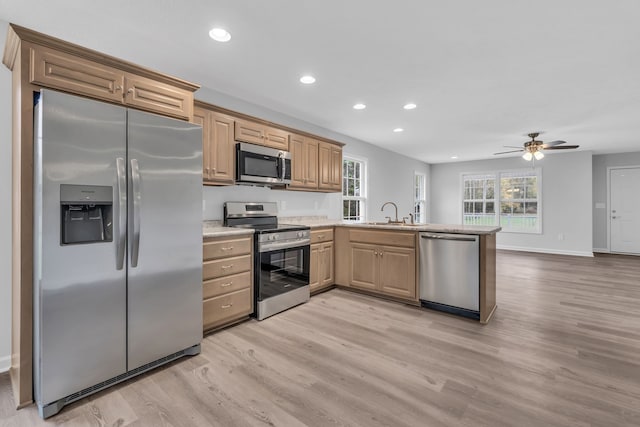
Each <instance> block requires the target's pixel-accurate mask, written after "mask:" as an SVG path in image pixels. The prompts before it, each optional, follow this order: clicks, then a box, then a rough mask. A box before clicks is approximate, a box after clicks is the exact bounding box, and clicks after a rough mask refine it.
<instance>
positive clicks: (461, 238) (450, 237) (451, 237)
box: [420, 233, 477, 242]
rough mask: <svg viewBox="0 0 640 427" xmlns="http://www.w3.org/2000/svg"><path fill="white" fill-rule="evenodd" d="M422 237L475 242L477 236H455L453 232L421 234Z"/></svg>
mask: <svg viewBox="0 0 640 427" xmlns="http://www.w3.org/2000/svg"><path fill="white" fill-rule="evenodd" d="M420 238H422V239H436V240H454V241H458V242H475V241H476V239H477V236H455V235H451V234H446V235H440V234H426V233H422V234H420Z"/></svg>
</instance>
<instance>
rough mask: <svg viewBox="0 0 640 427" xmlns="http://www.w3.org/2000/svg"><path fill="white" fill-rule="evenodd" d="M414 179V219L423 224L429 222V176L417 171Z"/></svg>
mask: <svg viewBox="0 0 640 427" xmlns="http://www.w3.org/2000/svg"><path fill="white" fill-rule="evenodd" d="M414 181H415V182H414V190H413V220H414V221H415V222H416V224H423V223H425V222H427V213H426V208H427V192H426V188H425V187H426V182H427V177H426V175H425V174H423V173H418V172H416V174H415V178H414Z"/></svg>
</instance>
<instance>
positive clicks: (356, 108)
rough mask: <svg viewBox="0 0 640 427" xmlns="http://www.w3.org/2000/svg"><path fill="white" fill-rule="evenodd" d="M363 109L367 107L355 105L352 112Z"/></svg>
mask: <svg viewBox="0 0 640 427" xmlns="http://www.w3.org/2000/svg"><path fill="white" fill-rule="evenodd" d="M365 108H367V106H366V105H364V104H356V105H354V106H353V109H354V110H364V109H365Z"/></svg>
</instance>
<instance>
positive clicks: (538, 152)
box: [493, 132, 580, 162]
mask: <svg viewBox="0 0 640 427" xmlns="http://www.w3.org/2000/svg"><path fill="white" fill-rule="evenodd" d="M527 135H528V136H529V138H531V141H527V142H525V143H524V144H523V145H522V148H520V149H518V150H510V151H502V152H500V153H493V154H494V155H496V154H507V153H518V152H524V154H523V155H522V158H523V159H525V160H526V161H528V162H530V161H532V160H534V159H535V160H540V159H542V158H543V157H544V153H543V152H542V151H543V150H570V149H574V148H578V147H580V146H579V145H562V144H566V142H565V141H551V142H546V143H545V142H543V141H537V140H536V138H537V137H538V136H539V135H540V132H532V133H529V134H527ZM560 145H562V146H561V147H560ZM505 147H510V148H517V147H512V146H509V145H505Z"/></svg>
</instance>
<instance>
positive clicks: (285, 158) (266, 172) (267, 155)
mask: <svg viewBox="0 0 640 427" xmlns="http://www.w3.org/2000/svg"><path fill="white" fill-rule="evenodd" d="M236 163H237V164H236V181H237V182H259V183H266V184H290V183H291V153H289V152H287V151H280V150H276V149H273V148H269V147H261V146H259V145H253V144H246V143H238V144H236Z"/></svg>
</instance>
